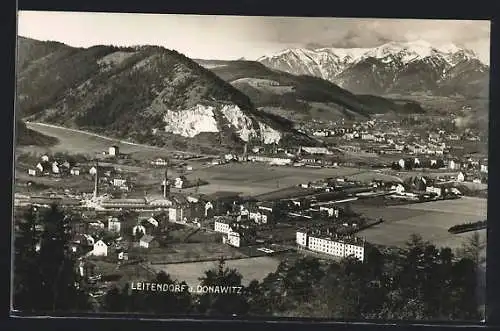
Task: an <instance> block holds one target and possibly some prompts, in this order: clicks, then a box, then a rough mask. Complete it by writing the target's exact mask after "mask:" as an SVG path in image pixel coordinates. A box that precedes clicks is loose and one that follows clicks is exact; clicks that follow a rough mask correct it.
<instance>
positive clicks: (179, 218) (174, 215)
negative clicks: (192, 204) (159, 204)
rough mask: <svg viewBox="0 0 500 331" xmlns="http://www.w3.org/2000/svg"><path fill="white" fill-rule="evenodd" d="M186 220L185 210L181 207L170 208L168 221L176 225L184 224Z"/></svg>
mask: <svg viewBox="0 0 500 331" xmlns="http://www.w3.org/2000/svg"><path fill="white" fill-rule="evenodd" d="M184 218H185V215H184V209H183V208H181V207H179V206H173V207H170V208H168V220H169V222H174V223H183V221H184Z"/></svg>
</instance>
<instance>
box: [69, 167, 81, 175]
mask: <svg viewBox="0 0 500 331" xmlns="http://www.w3.org/2000/svg"><path fill="white" fill-rule="evenodd" d="M69 173H70V174H72V175H73V176H80V168H71V170H70V171H69Z"/></svg>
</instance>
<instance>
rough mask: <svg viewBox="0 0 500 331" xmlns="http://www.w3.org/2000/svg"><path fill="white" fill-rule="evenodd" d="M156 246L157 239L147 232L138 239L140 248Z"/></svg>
mask: <svg viewBox="0 0 500 331" xmlns="http://www.w3.org/2000/svg"><path fill="white" fill-rule="evenodd" d="M158 246H159V244H158V241H157V240H155V238H154V237H153V236H150V235H148V234H146V235H144V236H142V238H141V239H140V240H139V247H142V248H155V247H158Z"/></svg>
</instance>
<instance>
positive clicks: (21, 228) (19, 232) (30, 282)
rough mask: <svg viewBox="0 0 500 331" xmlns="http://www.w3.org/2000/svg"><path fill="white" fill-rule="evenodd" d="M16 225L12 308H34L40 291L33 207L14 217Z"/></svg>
mask: <svg viewBox="0 0 500 331" xmlns="http://www.w3.org/2000/svg"><path fill="white" fill-rule="evenodd" d="M15 221H16V225H18V227H17V229H16V231H15V236H16V238H15V240H14V254H15V255H14V297H13V305H14V309H19V310H23V311H33V310H36V309H37V307H36V304H35V302H36V301H35V300H33V298H38V297H39V294H40V293H41V282H40V281H39V279H40V275H39V268H38V258H39V253H38V251H37V245H38V243H39V240H40V233H39V232H38V231H37V225H38V224H39V223H38V220H37V214H36V211H35V209H34V208H30V209H29V210H28V211H26V212H25V214H24V215H21V217H19V218H17V217H16V218H15Z"/></svg>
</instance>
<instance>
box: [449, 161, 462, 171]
mask: <svg viewBox="0 0 500 331" xmlns="http://www.w3.org/2000/svg"><path fill="white" fill-rule="evenodd" d="M448 168H450V169H452V170H457V169H460V163H459V162H458V161H456V160H450V162H449V163H448Z"/></svg>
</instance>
